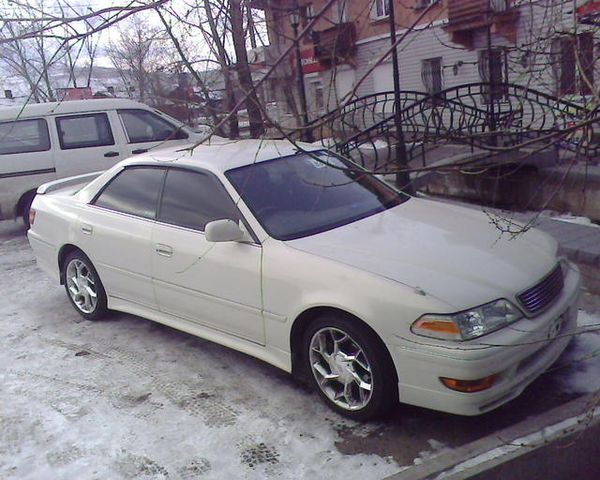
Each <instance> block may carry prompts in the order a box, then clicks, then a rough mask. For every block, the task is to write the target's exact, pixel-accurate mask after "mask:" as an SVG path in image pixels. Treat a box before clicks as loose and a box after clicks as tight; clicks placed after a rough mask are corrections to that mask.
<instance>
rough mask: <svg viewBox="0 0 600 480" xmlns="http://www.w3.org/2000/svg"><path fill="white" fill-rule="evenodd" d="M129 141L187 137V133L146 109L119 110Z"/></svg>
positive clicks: (157, 140)
mask: <svg viewBox="0 0 600 480" xmlns="http://www.w3.org/2000/svg"><path fill="white" fill-rule="evenodd" d="M119 115H120V116H121V120H122V121H123V126H124V127H125V131H126V132H127V137H128V139H129V143H142V142H159V141H163V140H179V139H184V138H188V135H187V133H185V132H184V131H183V130H181V129H180V128H178V127H177V126H175V125H173V124H172V123H170V122H168V121H167V120H165V119H164V118H161V117H159V116H158V115H156V114H155V113H152V112H148V111H147V110H119Z"/></svg>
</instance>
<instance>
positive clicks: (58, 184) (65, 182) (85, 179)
mask: <svg viewBox="0 0 600 480" xmlns="http://www.w3.org/2000/svg"><path fill="white" fill-rule="evenodd" d="M103 173H104V171H100V172H92V173H85V174H83V175H77V176H75V177H68V178H61V179H60V180H54V181H52V182H48V183H44V184H43V185H40V186H39V187H38V189H37V194H38V195H44V194H45V193H50V192H54V191H55V190H60V189H62V188H67V187H73V186H75V185H79V184H88V183H90V182H91V181H92V180H94V179H95V178H97V177H99V176H100V175H102V174H103Z"/></svg>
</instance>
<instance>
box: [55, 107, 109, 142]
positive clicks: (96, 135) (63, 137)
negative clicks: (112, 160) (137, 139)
mask: <svg viewBox="0 0 600 480" xmlns="http://www.w3.org/2000/svg"><path fill="white" fill-rule="evenodd" d="M56 129H57V130H58V139H59V140H60V148H61V149H63V150H68V149H71V148H87V147H101V146H103V145H114V144H115V140H114V138H113V134H112V131H111V129H110V123H109V122H108V116H107V115H106V113H92V114H86V115H69V116H68V117H58V118H57V119H56Z"/></svg>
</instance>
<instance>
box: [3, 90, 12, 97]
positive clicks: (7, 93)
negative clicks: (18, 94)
mask: <svg viewBox="0 0 600 480" xmlns="http://www.w3.org/2000/svg"><path fill="white" fill-rule="evenodd" d="M4 96H5V97H6V98H8V99H13V98H14V97H13V93H12V90H4Z"/></svg>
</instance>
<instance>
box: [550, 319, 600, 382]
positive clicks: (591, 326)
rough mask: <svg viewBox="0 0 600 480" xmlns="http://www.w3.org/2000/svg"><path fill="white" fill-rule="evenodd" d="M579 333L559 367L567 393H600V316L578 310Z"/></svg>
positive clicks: (561, 379)
mask: <svg viewBox="0 0 600 480" xmlns="http://www.w3.org/2000/svg"><path fill="white" fill-rule="evenodd" d="M577 327H578V331H579V332H581V333H579V334H578V335H576V336H575V338H574V339H573V340H572V341H571V344H570V345H569V347H568V348H567V350H566V351H565V353H564V354H563V355H562V357H561V358H560V360H559V362H558V365H557V367H559V368H560V367H562V368H561V370H562V371H560V373H559V375H558V378H559V379H560V384H561V386H562V388H563V389H564V391H566V392H569V393H592V392H596V391H598V390H600V314H590V313H588V312H585V311H583V310H579V316H578V317H577Z"/></svg>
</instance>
